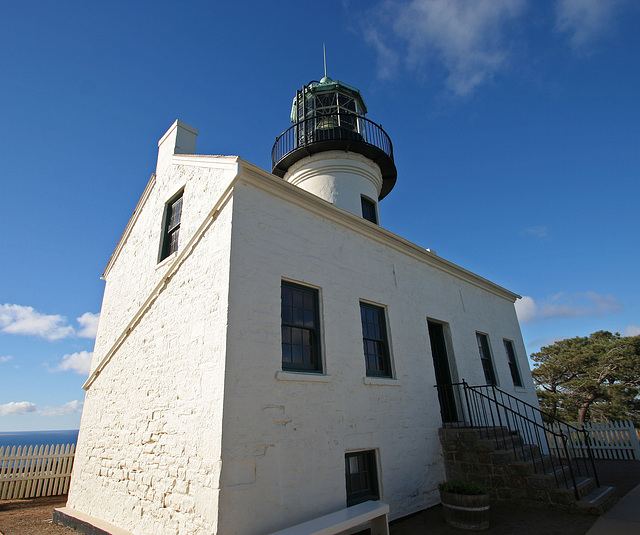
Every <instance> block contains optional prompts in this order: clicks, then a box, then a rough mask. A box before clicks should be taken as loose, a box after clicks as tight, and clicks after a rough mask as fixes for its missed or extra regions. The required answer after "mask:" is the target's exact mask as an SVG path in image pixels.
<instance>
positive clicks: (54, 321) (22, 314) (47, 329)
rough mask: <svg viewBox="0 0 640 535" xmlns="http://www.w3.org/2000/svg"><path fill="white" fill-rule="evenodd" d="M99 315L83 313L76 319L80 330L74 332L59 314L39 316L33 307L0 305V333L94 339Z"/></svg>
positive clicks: (50, 337)
mask: <svg viewBox="0 0 640 535" xmlns="http://www.w3.org/2000/svg"><path fill="white" fill-rule="evenodd" d="M99 318H100V314H93V313H92V312H85V313H84V314H82V316H80V317H79V318H77V321H78V324H79V325H80V328H79V329H78V331H77V332H76V330H75V329H74V328H73V327H72V326H71V325H69V324H68V323H67V318H65V317H64V316H61V315H59V314H41V313H40V312H37V311H36V310H34V308H33V307H28V306H22V305H11V304H8V303H5V304H4V305H0V332H3V333H7V334H19V335H20V334H21V335H31V336H40V337H41V338H46V339H47V340H60V339H61V338H69V337H72V336H80V337H82V338H95V337H96V331H97V329H98V319H99Z"/></svg>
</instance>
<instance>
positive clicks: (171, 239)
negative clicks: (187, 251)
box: [160, 192, 182, 261]
mask: <svg viewBox="0 0 640 535" xmlns="http://www.w3.org/2000/svg"><path fill="white" fill-rule="evenodd" d="M181 218H182V192H180V193H178V195H176V196H175V197H174V198H173V199H171V200H170V201H169V202H168V203H167V205H166V207H165V210H164V232H163V233H162V245H161V249H160V261H162V260H164V259H165V258H167V257H168V256H169V255H171V254H172V253H175V252H176V251H177V250H178V237H179V236H180V219H181Z"/></svg>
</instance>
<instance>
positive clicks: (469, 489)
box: [438, 479, 488, 496]
mask: <svg viewBox="0 0 640 535" xmlns="http://www.w3.org/2000/svg"><path fill="white" fill-rule="evenodd" d="M438 488H439V489H440V490H441V491H443V492H451V493H452V494H466V495H467V496H479V495H481V494H488V493H487V490H486V489H485V488H484V487H482V486H480V485H478V484H477V483H474V482H473V481H462V480H461V479H455V480H453V481H445V482H444V483H440V484H439V485H438Z"/></svg>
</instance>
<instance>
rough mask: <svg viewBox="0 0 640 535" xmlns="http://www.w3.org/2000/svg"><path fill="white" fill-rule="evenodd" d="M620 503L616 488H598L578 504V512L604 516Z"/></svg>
mask: <svg viewBox="0 0 640 535" xmlns="http://www.w3.org/2000/svg"><path fill="white" fill-rule="evenodd" d="M617 501H618V491H617V490H616V488H615V487H604V486H603V487H597V488H595V489H594V490H592V491H591V492H590V493H589V494H587V495H586V496H584V497H583V498H581V499H580V500H578V501H577V502H576V505H577V506H578V511H580V512H581V513H585V514H591V515H602V514H604V513H606V512H607V511H608V510H609V509H611V508H612V507H613V506H614V505H615V504H616V502H617Z"/></svg>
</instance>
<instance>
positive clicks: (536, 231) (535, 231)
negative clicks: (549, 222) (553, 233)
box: [524, 226, 549, 238]
mask: <svg viewBox="0 0 640 535" xmlns="http://www.w3.org/2000/svg"><path fill="white" fill-rule="evenodd" d="M524 231H525V232H526V233H527V234H530V235H531V236H535V237H536V238H547V237H548V236H549V227H543V226H540V227H529V228H527V229H525V230H524Z"/></svg>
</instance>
